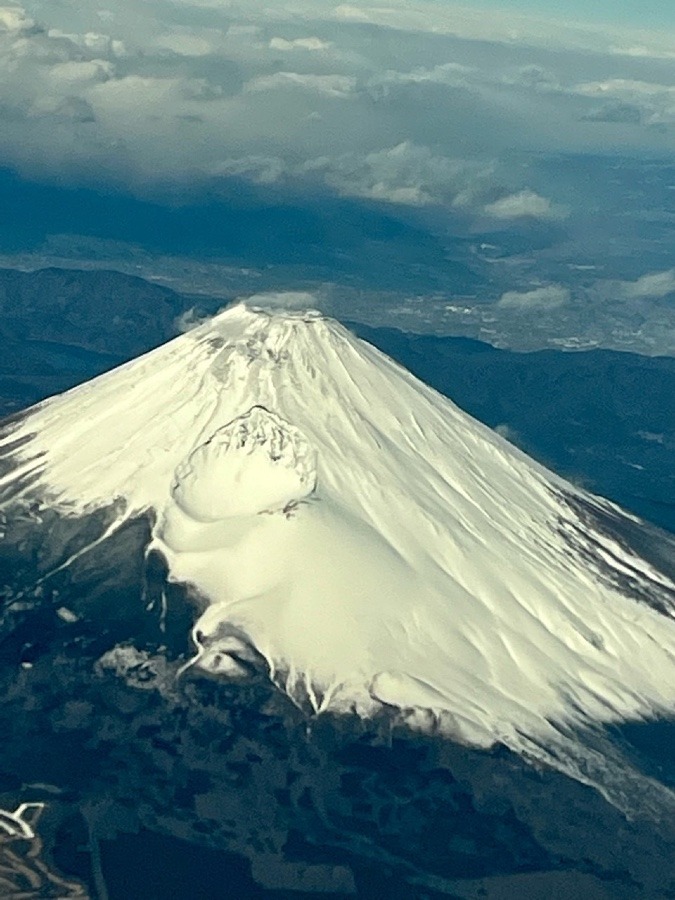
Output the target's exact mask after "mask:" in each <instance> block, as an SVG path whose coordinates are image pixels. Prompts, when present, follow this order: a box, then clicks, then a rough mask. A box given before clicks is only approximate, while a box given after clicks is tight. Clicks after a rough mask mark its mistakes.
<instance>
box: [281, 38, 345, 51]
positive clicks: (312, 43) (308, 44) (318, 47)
mask: <svg viewBox="0 0 675 900" xmlns="http://www.w3.org/2000/svg"><path fill="white" fill-rule="evenodd" d="M332 46H333V44H332V43H331V42H330V41H322V40H321V38H318V37H301V38H293V40H290V41H289V40H286V38H281V37H273V38H272V39H271V40H270V43H269V47H270V50H281V51H282V52H284V53H286V52H289V51H292V50H309V51H311V52H314V53H317V52H319V51H322V50H330V48H331V47H332Z"/></svg>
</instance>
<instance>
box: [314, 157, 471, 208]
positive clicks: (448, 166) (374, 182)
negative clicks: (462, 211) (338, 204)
mask: <svg viewBox="0 0 675 900" xmlns="http://www.w3.org/2000/svg"><path fill="white" fill-rule="evenodd" d="M304 171H305V172H307V173H320V174H321V175H322V176H323V178H324V180H325V182H326V183H327V184H329V185H331V186H332V187H334V188H336V189H337V190H338V191H339V193H341V194H343V195H345V196H352V197H363V198H366V199H368V200H376V201H382V202H386V203H397V204H401V205H403V206H430V205H432V204H443V203H452V202H453V200H454V199H455V198H456V197H457V195H458V194H459V193H460V192H462V191H465V190H466V189H467V185H468V184H470V183H472V182H474V181H476V180H480V178H481V177H482V176H483V174H484V172H483V169H482V167H480V166H479V165H477V164H476V163H473V162H469V161H467V160H462V159H450V158H448V157H444V156H437V155H434V154H433V153H432V152H431V151H430V150H429V149H428V148H427V147H419V146H416V145H415V144H412V143H411V142H409V141H404V142H403V143H401V144H397V145H396V146H394V147H388V148H386V149H383V150H378V151H376V152H373V153H368V154H365V155H361V154H358V153H347V154H343V155H342V156H338V157H322V158H318V159H315V160H312V161H311V162H309V163H307V164H306V165H305V167H304Z"/></svg>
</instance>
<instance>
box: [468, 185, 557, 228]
mask: <svg viewBox="0 0 675 900" xmlns="http://www.w3.org/2000/svg"><path fill="white" fill-rule="evenodd" d="M484 212H485V213H486V215H488V216H490V217H491V218H493V219H502V220H504V219H523V218H528V217H529V218H533V219H542V220H544V221H557V220H559V219H564V218H565V216H566V214H567V212H566V210H564V209H562V208H560V207H559V206H556V205H554V204H553V203H552V202H551V201H550V200H549V199H548V198H547V197H541V196H540V195H539V194H537V193H535V192H534V191H531V190H524V191H518V193H516V194H508V195H507V196H506V197H500V199H499V200H495V201H494V202H493V203H488V204H487V205H486V206H485V207H484Z"/></svg>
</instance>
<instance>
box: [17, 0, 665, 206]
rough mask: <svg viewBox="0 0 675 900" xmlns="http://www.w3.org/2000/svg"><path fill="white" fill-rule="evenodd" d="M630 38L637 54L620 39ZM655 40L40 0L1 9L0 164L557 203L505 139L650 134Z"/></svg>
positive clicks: (436, 11) (429, 19) (418, 14)
mask: <svg viewBox="0 0 675 900" xmlns="http://www.w3.org/2000/svg"><path fill="white" fill-rule="evenodd" d="M432 11H433V15H432ZM374 28H375V29H376V31H375V32H374V31H373V29H374ZM378 30H379V32H378ZM425 32H426V33H425ZM637 37H640V38H641V42H640V44H639V45H640V46H641V47H642V48H643V52H642V53H641V55H637V54H636V53H635V51H634V50H633V51H630V47H629V50H628V51H626V52H625V53H624V52H623V51H622V50H621V49H620V46H621V41H624V43H626V41H627V42H628V43H627V45H626V46H628V45H630V46H634V45H635V46H637V45H636V44H635V41H632V38H635V40H637ZM629 38H631V40H629ZM554 39H555V40H554ZM486 41H488V42H490V43H486ZM552 42H554V43H555V44H556V48H555V53H553V52H551V44H552ZM591 46H593V48H594V52H593V53H590V52H588V48H589V47H591ZM650 48H651V49H650ZM582 51H583V52H582ZM629 51H630V52H629ZM664 52H665V50H664V45H663V41H662V39H661V38H660V37H659V36H658V35H651V36H650V35H647V36H646V37H645V36H644V35H641V36H636V35H628V34H623V35H622V34H619V33H618V32H617V33H615V34H609V35H607V34H604V35H603V38H602V40H600V39H599V33H597V32H592V31H589V30H588V29H587V30H582V29H579V28H569V27H564V28H556V29H553V28H552V27H551V23H550V22H549V23H548V24H547V25H544V24H542V22H541V21H539V20H537V19H532V18H527V17H522V16H521V17H517V16H516V17H514V16H505V15H499V14H498V15H490V16H489V17H486V16H485V15H484V14H483V13H479V12H478V11H476V10H469V9H466V8H462V7H461V6H457V5H456V4H452V3H448V4H447V5H444V6H443V8H442V9H441V8H439V6H438V5H434V6H431V5H430V4H428V3H426V4H425V3H413V4H408V3H406V4H404V3H402V2H401V0H395V2H393V3H392V4H388V5H386V6H385V5H383V4H375V5H364V4H360V3H354V4H342V5H340V4H337V5H334V4H331V3H326V2H313V3H311V4H310V3H303V2H298V3H295V4H293V6H292V8H291V7H290V6H289V7H288V8H286V7H285V5H284V3H281V4H279V5H275V6H274V7H273V8H270V7H269V6H266V5H264V4H262V3H258V2H251V3H250V4H247V6H246V11H245V12H244V11H243V8H239V7H237V6H235V5H234V4H230V3H222V2H215V0H214V2H209V0H176V2H173V3H168V2H162V0H155V2H149V3H144V4H142V5H140V6H139V5H138V4H132V3H131V2H129V0H115V2H114V3H112V4H109V7H108V8H107V9H106V10H99V11H96V10H94V9H91V8H82V9H76V8H74V7H73V6H72V4H68V3H65V2H64V0H50V2H49V3H47V2H44V0H43V2H39V0H36V2H33V3H26V6H25V8H24V7H21V6H19V5H8V6H5V7H0V76H1V78H0V119H1V122H0V124H1V125H2V128H1V130H0V165H5V166H10V167H13V168H15V169H17V170H18V171H20V172H22V173H24V174H25V175H27V176H29V177H40V178H46V177H53V178H69V179H71V180H75V181H77V180H78V179H84V180H86V179H89V180H90V181H92V180H95V181H96V182H98V183H101V182H102V183H109V184H112V185H117V186H122V187H124V188H126V189H130V190H133V191H136V192H137V193H143V192H144V191H145V192H148V193H150V192H152V191H155V192H157V193H159V194H161V193H162V192H163V191H164V192H167V191H168V192H170V191H175V190H176V189H180V190H183V191H185V190H193V189H194V190H196V189H201V188H203V186H204V185H205V184H208V185H212V184H213V183H214V182H216V183H217V182H218V181H219V180H222V179H231V178H238V179H243V180H249V181H251V182H254V183H263V184H275V185H278V186H279V187H280V188H281V189H283V190H286V191H303V190H307V189H308V188H311V189H318V190H328V191H331V192H336V193H338V194H340V195H342V196H355V197H361V198H369V199H371V200H376V201H379V202H384V203H392V204H398V205H401V206H403V207H405V206H410V207H427V206H438V207H443V208H447V209H448V210H453V209H454V210H461V211H462V212H463V213H464V214H468V215H475V216H481V217H486V216H487V217H489V218H492V219H494V220H495V221H496V222H497V223H509V222H512V221H514V220H518V219H523V218H530V219H535V220H542V221H549V222H551V221H560V220H562V219H564V218H565V216H566V207H565V198H564V197H562V198H558V197H552V196H548V194H547V193H546V192H545V190H542V188H541V187H539V186H537V185H533V184H531V183H529V181H528V178H527V173H523V172H522V171H519V168H518V165H515V164H513V161H512V157H513V155H514V154H518V153H521V154H522V153H525V154H527V153H537V152H577V151H588V150H593V151H598V152H599V151H601V150H603V149H604V148H606V147H607V146H608V143H609V144H610V145H615V146H618V145H622V146H632V147H633V148H635V149H636V150H639V151H644V150H650V151H658V150H659V149H661V148H663V147H664V146H665V145H666V144H667V142H668V140H669V139H672V136H673V134H675V131H674V130H673V129H674V128H675V100H674V99H673V98H674V97H675V87H674V86H673V85H669V84H665V83H663V66H662V55H663V53H664ZM617 60H619V61H617ZM617 71H621V72H622V73H623V74H622V77H617V75H616V73H617ZM608 129H609V130H608Z"/></svg>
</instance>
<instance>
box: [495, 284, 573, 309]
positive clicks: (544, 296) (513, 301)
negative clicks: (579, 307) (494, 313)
mask: <svg viewBox="0 0 675 900" xmlns="http://www.w3.org/2000/svg"><path fill="white" fill-rule="evenodd" d="M569 299H570V291H569V289H568V288H566V287H563V286H562V285H559V284H549V285H546V286H545V287H540V288H534V290H531V291H507V292H506V293H505V294H502V296H501V298H500V299H499V300H498V301H497V305H498V306H500V307H502V308H503V309H515V310H523V311H526V310H532V309H535V310H547V309H557V308H558V307H559V306H564V305H565V304H566V303H568V302H569Z"/></svg>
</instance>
